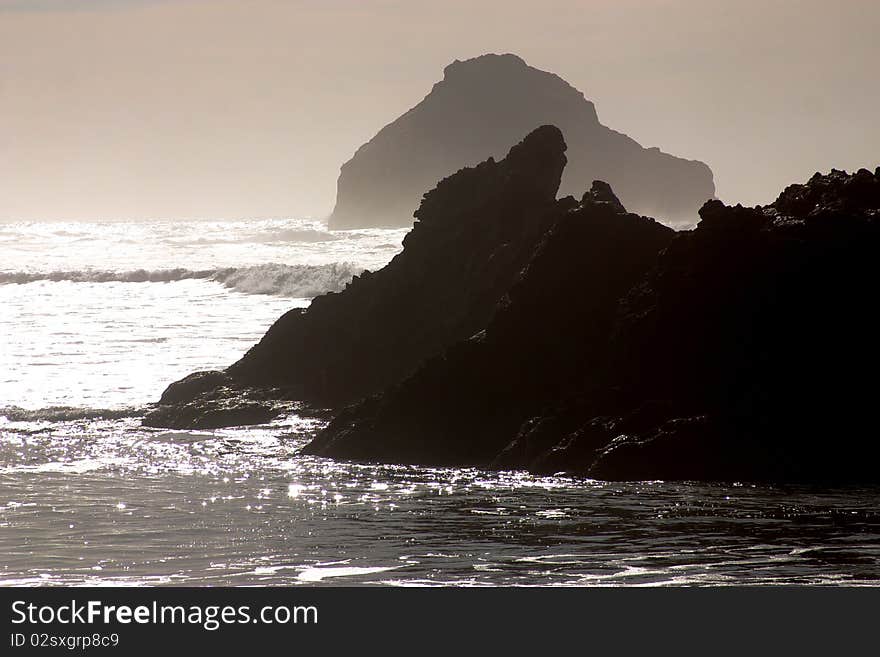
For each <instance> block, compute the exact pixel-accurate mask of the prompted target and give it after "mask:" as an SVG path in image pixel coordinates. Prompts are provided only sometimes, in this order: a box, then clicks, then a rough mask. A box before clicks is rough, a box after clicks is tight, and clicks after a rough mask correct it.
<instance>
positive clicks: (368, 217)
mask: <svg viewBox="0 0 880 657" xmlns="http://www.w3.org/2000/svg"><path fill="white" fill-rule="evenodd" d="M543 124H552V125H556V126H558V127H559V128H560V129H561V130H562V133H563V135H564V137H565V140H566V143H567V144H568V158H569V166H568V168H567V169H566V172H565V175H564V176H563V179H562V184H561V189H560V191H561V193H562V194H564V195H565V194H574V195H579V194H580V193H581V192H582V191H583V190H584V188H585V187H586V186H587V185H588V184H589V182H590V181H591V180H594V179H596V178H600V179H602V180H605V181H607V182H609V183H610V184H611V186H612V187H613V188H614V189H615V190H616V191H617V193H618V194H619V195H620V198H621V199H622V200H623V202H624V204H625V205H626V206H627V207H628V208H629V209H630V210H632V211H634V212H637V213H639V214H647V215H650V216H654V217H658V218H661V219H663V220H665V221H667V222H671V223H682V222H684V223H686V224H688V225H692V224H693V221H694V219H695V215H696V212H697V210H698V208H699V207H700V206H701V205H702V204H703V202H705V201H706V200H707V199H710V198H713V197H714V193H715V187H714V184H713V181H712V172H711V171H710V170H709V167H707V166H706V165H705V164H703V163H702V162H698V161H694V160H684V159H680V158H677V157H674V156H672V155H668V154H666V153H663V152H661V151H660V150H659V149H657V148H647V149H646V148H643V147H642V146H640V145H639V144H638V143H637V142H635V141H634V140H633V139H630V138H629V137H627V136H626V135H624V134H621V133H619V132H615V131H614V130H611V129H609V128H607V127H605V126H603V125H602V124H601V123H599V119H598V117H597V115H596V109H595V107H594V106H593V103H592V102H590V101H589V100H586V99H585V98H584V95H583V93H581V92H580V91H578V90H577V89H575V88H574V87H572V86H570V85H569V84H568V83H567V82H565V81H564V80H562V79H561V78H560V77H558V76H556V75H553V74H552V73H547V72H544V71H540V70H538V69H535V68H532V67H530V66H528V65H526V63H525V62H524V61H523V60H522V59H520V58H519V57H517V56H515V55H483V56H481V57H476V58H474V59H469V60H467V61H463V62H461V61H455V62H453V63H452V64H450V65H449V66H447V67H446V69H445V71H444V77H443V80H442V81H441V82H438V83H437V84H435V85H434V88H433V89H432V90H431V92H430V93H429V94H428V96H427V97H426V98H425V99H424V100H423V101H422V102H421V103H419V104H418V105H416V106H415V107H413V108H412V109H411V110H409V111H408V112H406V113H405V114H404V115H402V116H401V117H399V118H398V119H397V120H395V121H394V122H392V123H391V124H389V125H387V126H385V127H384V128H383V129H382V130H380V131H379V133H378V134H376V136H375V137H373V138H372V139H371V140H370V141H369V142H367V143H366V144H364V145H363V146H361V147H360V148H359V149H358V151H357V152H356V153H355V155H354V157H352V159H351V160H349V161H348V162H346V163H345V164H344V165H343V166H342V170H341V172H340V175H339V181H338V185H337V196H336V208H335V209H334V211H333V215H332V216H331V218H330V226H331V228H357V227H367V226H390V225H396V226H408V225H410V223H412V214H413V210H414V209H415V208H416V207H418V205H419V199H420V198H421V196H422V193H423V192H424V190H426V189H430V187H431V186H432V185H433V184H434V182H435V181H437V180H439V179H441V178H443V177H444V176H447V175H449V174H450V173H451V172H453V171H455V170H457V169H458V168H460V167H461V166H463V165H470V164H474V163H477V162H480V161H481V160H483V159H485V157H486V156H487V155H490V154H492V155H496V156H500V155H501V154H503V153H504V152H505V151H506V150H507V148H508V147H509V145H510V144H511V143H514V142H515V141H516V140H517V139H520V138H521V136H522V135H524V134H526V133H527V132H529V131H530V130H532V129H533V128H534V127H535V126H538V125H543Z"/></svg>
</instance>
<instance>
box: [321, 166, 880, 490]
mask: <svg viewBox="0 0 880 657" xmlns="http://www.w3.org/2000/svg"><path fill="white" fill-rule="evenodd" d="M700 217H701V221H700V223H699V225H698V226H697V228H696V229H695V230H692V231H685V232H680V233H677V234H672V233H671V231H665V230H664V229H662V228H661V227H659V226H657V225H656V224H652V223H651V222H650V220H647V219H643V218H638V217H635V216H633V215H628V214H626V213H625V212H624V211H623V209H622V208H621V207H620V204H619V202H617V201H616V199H615V198H614V197H613V195H610V194H609V190H608V187H607V185H602V184H596V185H594V187H593V190H592V191H591V192H590V193H588V194H587V195H585V197H584V200H583V201H582V203H581V204H580V205H579V206H578V207H577V208H572V209H569V210H568V211H567V212H565V213H564V214H563V215H562V216H561V217H560V219H559V220H558V223H557V224H555V225H554V227H553V228H551V229H550V230H549V231H548V234H547V237H546V238H545V240H544V241H543V242H542V244H541V246H540V247H539V248H538V249H537V251H536V253H535V256H534V257H533V259H532V261H531V262H530V263H529V265H528V267H527V268H526V269H525V270H524V273H523V276H522V278H521V279H520V280H519V281H518V282H517V283H516V285H515V286H514V287H513V288H512V289H511V292H510V295H509V297H508V299H507V301H506V303H505V304H504V305H502V306H501V307H500V308H499V310H498V311H497V313H496V315H495V316H494V317H493V319H492V320H491V322H490V323H489V325H488V327H487V329H486V331H485V332H483V333H481V334H478V335H477V336H475V337H474V338H472V339H470V340H468V341H465V342H461V343H459V344H458V345H455V346H453V347H452V348H450V349H449V350H447V351H446V352H445V353H444V354H442V355H441V356H438V357H435V358H433V359H431V360H430V361H428V362H426V363H425V364H424V365H423V366H422V367H421V368H420V369H419V370H418V371H417V372H416V373H415V374H414V375H413V376H411V377H409V378H408V379H406V380H405V381H403V382H401V383H399V384H398V385H396V386H394V387H392V388H391V389H390V390H388V391H386V392H385V393H384V394H381V395H378V396H376V397H374V398H371V399H369V400H367V401H365V402H363V403H362V404H361V405H359V406H355V407H352V408H349V409H346V410H345V411H344V412H343V413H341V414H340V415H339V416H338V417H337V418H336V419H335V420H334V421H333V422H332V423H331V424H330V425H329V426H328V428H327V429H326V430H325V431H324V432H323V433H322V434H320V435H319V436H318V437H317V438H316V439H315V440H314V441H313V442H312V443H311V444H310V445H309V446H308V447H307V450H306V451H307V452H308V453H313V454H323V455H331V456H338V457H343V458H355V459H364V460H380V461H382V460H392V461H406V462H418V463H436V464H444V465H447V464H459V465H460V464H476V465H485V464H487V463H489V464H491V466H492V467H496V468H528V469H530V470H533V471H536V472H558V471H566V472H573V473H577V474H583V475H587V476H591V477H595V478H600V479H695V480H741V481H742V480H770V481H835V482H863V481H864V482H868V481H870V482H876V481H877V480H878V479H880V476H878V474H877V471H876V468H875V464H876V459H877V457H878V456H880V444H878V441H877V440H876V438H875V434H876V431H875V430H874V428H873V427H874V425H875V422H876V420H875V418H874V415H875V411H874V404H873V403H872V400H873V397H874V395H875V386H873V384H871V380H872V378H873V376H874V375H875V373H876V372H877V368H878V365H880V347H878V342H877V334H878V333H877V329H878V324H877V317H876V316H877V312H876V290H877V285H878V283H880V280H878V279H880V273H878V269H877V267H876V264H875V263H876V257H877V253H878V252H880V170H878V171H877V172H875V173H873V174H872V173H871V172H869V171H867V170H864V169H863V170H860V171H859V172H857V173H855V174H852V175H849V174H846V173H845V172H841V171H832V172H831V173H830V174H828V175H821V174H816V175H815V176H814V177H813V178H812V179H811V180H810V181H809V182H808V183H806V184H805V185H792V186H790V187H788V188H787V189H786V190H785V191H784V192H783V193H782V194H781V195H780V196H779V198H778V199H777V200H776V202H774V203H773V204H772V205H770V206H768V207H766V208H762V207H755V208H743V207H742V206H735V207H728V206H725V205H724V204H722V203H721V202H719V201H710V202H708V203H706V204H705V205H704V206H703V208H702V209H701V211H700ZM609 254H613V255H609ZM566 256H567V257H566ZM538 407H542V408H540V409H539V410H535V409H538ZM524 418H525V419H524ZM511 439H512V440H511ZM505 443H507V444H506V446H505ZM493 454H494V456H493Z"/></svg>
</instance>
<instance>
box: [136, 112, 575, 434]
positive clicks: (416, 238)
mask: <svg viewBox="0 0 880 657" xmlns="http://www.w3.org/2000/svg"><path fill="white" fill-rule="evenodd" d="M565 148H566V146H565V142H564V141H563V139H562V135H561V133H560V132H559V130H558V129H557V128H555V127H552V126H544V127H541V128H538V129H536V130H534V131H533V132H531V133H530V134H529V135H528V136H527V137H526V138H525V139H524V140H523V141H522V142H521V143H519V144H517V145H516V146H514V147H513V148H511V149H510V152H509V153H508V155H507V157H506V158H504V159H503V160H502V161H500V162H495V161H494V160H493V159H491V158H490V159H489V160H487V161H485V162H483V163H481V164H479V165H478V166H476V167H474V168H465V169H462V170H461V171H459V172H458V173H456V174H455V175H453V176H450V177H449V178H447V179H445V180H442V181H441V182H440V183H439V184H437V186H436V188H435V189H433V190H432V191H430V192H428V193H427V194H426V195H425V198H424V200H423V201H422V205H421V207H420V208H419V210H418V212H417V213H416V217H417V218H418V221H417V222H416V224H415V226H414V228H413V230H412V231H411V232H410V233H409V234H408V235H407V236H406V238H405V239H404V242H403V244H404V248H403V251H402V252H401V253H400V254H398V255H397V256H396V257H395V258H394V259H393V260H392V261H391V262H390V263H389V264H388V265H386V266H385V267H384V268H382V269H381V270H379V271H376V272H373V273H370V272H366V273H364V274H362V275H361V276H355V277H354V280H353V281H352V282H351V283H350V284H349V285H348V287H347V288H346V289H345V290H344V291H343V292H341V293H330V294H326V295H324V296H321V297H317V298H316V299H315V300H314V301H313V302H312V304H311V306H309V308H308V309H306V310H301V309H296V310H292V311H290V312H288V313H287V314H286V315H284V316H283V317H281V318H280V319H279V320H278V321H277V322H275V324H274V325H273V326H272V327H271V328H270V329H269V331H268V332H267V333H266V335H265V336H264V337H263V339H262V340H261V341H260V342H259V344H257V345H256V346H254V347H253V348H252V349H251V350H250V351H249V352H248V353H247V354H246V355H245V356H244V358H242V359H241V360H240V361H239V362H237V363H235V364H234V365H232V366H231V367H230V368H228V369H227V370H226V372H225V373H202V374H199V375H191V376H190V377H187V378H186V379H184V380H183V381H180V382H178V383H175V384H172V386H171V387H169V388H168V390H167V391H166V392H165V394H164V395H163V397H162V400H161V401H160V407H159V408H158V409H157V410H156V411H155V412H154V413H153V414H151V416H150V417H149V418H148V421H149V422H151V423H153V424H162V423H170V424H168V426H181V425H182V424H183V423H186V422H198V420H199V418H201V417H203V415H202V414H201V413H200V411H199V409H200V408H202V407H203V406H205V405H206V404H207V405H208V406H209V407H214V406H217V405H218V404H222V403H223V400H224V399H226V398H227V397H229V395H227V396H226V397H224V395H218V394H217V390H218V389H219V388H223V389H224V390H227V391H231V392H230V394H231V396H232V397H233V398H235V399H237V400H241V397H242V394H243V393H242V392H241V391H242V389H244V390H247V389H249V388H257V389H263V388H267V387H271V388H279V389H282V392H281V393H279V394H281V395H282V396H284V397H285V398H288V399H299V400H304V401H307V402H309V403H310V404H313V405H317V406H339V405H342V404H345V403H348V402H352V401H355V400H357V399H360V398H361V397H363V396H365V395H368V394H371V393H374V392H377V391H379V390H382V389H384V388H385V387H387V386H389V385H391V384H393V383H395V382H397V381H398V380H400V379H401V378H403V377H404V376H406V375H408V374H410V373H411V372H412V371H413V370H414V369H415V368H416V367H417V366H418V365H419V363H421V362H422V361H423V360H424V359H425V358H427V357H429V356H431V355H432V354H434V353H437V352H438V351H440V350H442V349H443V348H445V347H446V346H448V345H450V344H452V343H454V342H456V341H458V340H462V339H464V338H467V337H469V336H471V335H473V334H474V333H475V332H477V331H479V330H480V329H482V328H484V327H485V326H486V324H487V323H488V322H489V318H490V317H491V316H492V313H493V312H494V308H495V305H496V304H497V303H498V301H499V299H500V298H501V297H502V296H503V295H504V294H505V293H506V292H507V291H508V290H509V289H510V287H511V285H512V284H513V282H514V280H516V278H517V276H518V275H519V272H520V270H521V269H522V268H523V266H524V265H525V263H526V262H527V261H528V259H529V257H530V256H531V253H532V251H533V250H534V247H535V245H536V244H537V242H538V241H539V240H540V239H541V237H542V235H544V233H545V232H546V231H547V229H548V227H549V226H550V225H551V223H552V221H553V219H554V216H555V215H554V213H556V212H557V210H556V208H557V202H556V200H555V199H556V193H557V190H558V187H559V180H560V178H561V176H562V171H563V168H564V167H565V162H566V158H565ZM237 403H238V402H236V404H237ZM187 405H189V409H185V408H183V407H186V406H187ZM177 407H180V408H179V409H178V410H176V409H177ZM211 417H214V415H213V414H212V415H211ZM193 426H195V425H193Z"/></svg>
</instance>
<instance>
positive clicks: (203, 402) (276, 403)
mask: <svg viewBox="0 0 880 657" xmlns="http://www.w3.org/2000/svg"><path fill="white" fill-rule="evenodd" d="M299 408H300V405H299V404H298V403H296V402H295V401H290V400H285V399H284V394H283V391H281V390H278V389H272V388H254V387H248V386H241V385H239V384H237V383H236V382H235V381H234V380H233V379H232V378H231V377H230V376H229V375H227V374H226V373H224V372H217V371H210V372H196V373H194V374H190V375H189V376H187V377H186V378H184V379H181V380H180V381H177V382H176V383H172V384H171V385H170V386H168V388H167V389H166V390H165V392H164V393H163V394H162V398H161V399H160V400H159V404H158V405H157V406H156V407H155V408H154V409H152V410H151V411H150V412H148V413H147V414H146V415H145V417H144V420H143V425H144V426H147V427H163V428H168V429H219V428H221V427H230V426H244V425H251V424H265V423H266V422H270V421H272V420H274V419H275V418H276V417H278V416H279V415H282V414H287V413H290V412H292V411H294V410H299Z"/></svg>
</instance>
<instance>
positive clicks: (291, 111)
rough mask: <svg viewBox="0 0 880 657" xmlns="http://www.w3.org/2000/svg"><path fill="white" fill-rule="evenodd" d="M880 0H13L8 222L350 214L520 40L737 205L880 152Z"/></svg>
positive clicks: (524, 49) (6, 14)
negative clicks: (457, 96)
mask: <svg viewBox="0 0 880 657" xmlns="http://www.w3.org/2000/svg"><path fill="white" fill-rule="evenodd" d="M878 34H880V2H876V0H836V1H831V0H823V1H815V0H801V1H795V0H761V1H752V0H729V1H720V0H641V1H638V2H637V1H635V0H542V1H541V2H516V0H503V1H495V0H493V1H480V0H467V1H459V0H431V1H429V2H422V1H420V0H400V1H392V0H372V1H371V0H302V1H298V0H0V218H5V219H9V218H24V219H37V218H44V217H46V218H86V217H97V218H103V217H149V216H163V217H178V216H179V217H206V216H214V217H224V216H227V217H241V216H267V215H272V216H280V215H314V216H323V215H326V214H327V213H329V211H330V209H331V208H332V205H333V199H334V196H335V189H336V176H337V174H338V170H339V166H340V164H342V162H343V161H345V160H347V159H348V158H349V157H351V155H352V153H353V152H354V150H355V149H356V148H357V147H358V146H359V145H360V144H361V143H363V142H364V141H366V140H367V139H368V138H370V137H371V136H372V135H373V134H374V133H375V132H376V131H377V130H378V129H379V128H381V127H382V126H383V125H384V124H386V123H388V122H389V121H391V120H392V119H394V118H395V117H396V116H398V115H399V114H401V113H402V112H403V111H405V110H406V109H408V108H409V107H411V106H412V105H414V104H415V103H417V102H418V101H419V100H421V99H422V98H423V97H424V95H425V94H426V93H427V92H428V91H429V90H430V88H431V85H432V84H433V83H434V82H436V81H437V80H439V79H440V78H441V77H442V70H443V67H444V66H445V65H446V64H448V63H449V62H450V61H452V60H453V59H456V58H458V59H465V58H468V57H472V56H475V55H478V54H481V53H485V52H514V53H517V54H519V55H520V56H522V57H523V58H524V59H525V60H526V61H527V62H528V63H529V64H531V65H533V66H536V67H538V68H541V69H544V70H549V71H553V72H555V73H558V74H559V75H561V76H562V77H563V78H565V79H566V80H568V81H569V82H570V83H571V84H573V85H574V86H576V87H578V88H579V89H581V90H582V91H584V93H585V94H586V96H587V97H588V98H590V99H592V100H593V101H594V102H595V103H596V106H597V109H598V112H599V119H600V120H601V121H602V122H603V123H604V124H606V125H608V126H610V127H612V128H614V129H616V130H619V131H622V132H626V133H627V134H629V135H630V136H632V137H633V138H635V139H637V140H638V141H639V142H641V143H642V144H643V145H645V146H659V147H660V148H662V149H663V150H665V151H668V152H670V153H673V154H675V155H679V156H683V157H690V158H697V159H701V160H704V161H705V162H707V163H708V164H709V166H711V167H712V169H713V171H714V172H715V181H716V186H717V189H718V195H719V197H721V198H722V199H724V200H726V201H742V202H744V203H749V204H752V203H758V202H768V201H770V200H772V198H774V197H775V196H776V194H777V192H778V191H779V189H780V188H781V187H782V186H783V185H785V184H787V183H788V182H793V181H799V180H802V179H805V178H807V177H809V175H810V174H812V173H813V172H814V171H816V170H827V169H830V168H831V167H836V168H846V169H854V168H858V167H860V166H869V167H870V168H872V169H873V168H874V167H875V166H877V165H880V120H878V116H880V81H878V77H877V74H878V69H880V45H878V43H880V39H878Z"/></svg>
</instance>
